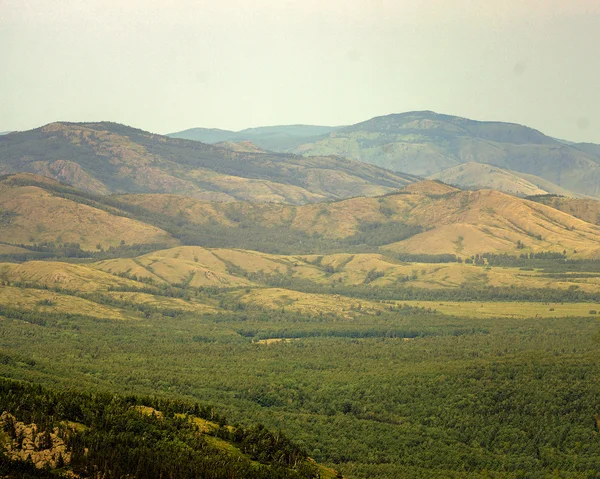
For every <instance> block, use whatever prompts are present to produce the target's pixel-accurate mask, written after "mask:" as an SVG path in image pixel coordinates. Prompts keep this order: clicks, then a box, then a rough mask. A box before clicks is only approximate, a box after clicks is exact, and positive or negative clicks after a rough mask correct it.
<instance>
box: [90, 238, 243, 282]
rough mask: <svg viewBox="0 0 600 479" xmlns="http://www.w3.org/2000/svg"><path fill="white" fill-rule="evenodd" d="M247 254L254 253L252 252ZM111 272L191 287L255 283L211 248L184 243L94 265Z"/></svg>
mask: <svg viewBox="0 0 600 479" xmlns="http://www.w3.org/2000/svg"><path fill="white" fill-rule="evenodd" d="M248 255H250V256H254V253H253V252H249V253H248ZM94 267H96V268H98V269H99V270H102V271H106V272H109V273H113V274H116V273H127V274H129V275H135V276H136V277H138V278H150V279H152V280H153V281H156V282H159V283H169V284H181V283H185V284H187V285H189V286H193V287H199V286H216V287H225V288H226V287H232V286H246V285H250V284H252V283H251V282H250V281H248V280H247V279H246V278H244V277H243V276H239V275H238V276H236V275H233V274H231V273H230V272H228V265H227V264H226V263H225V262H224V261H223V260H221V259H220V258H219V257H217V256H216V255H215V254H214V253H213V252H212V251H210V250H208V249H206V248H202V247H199V246H182V247H178V248H171V249H168V250H162V251H156V252H154V253H150V254H146V255H143V256H138V257H137V258H133V259H129V258H122V259H121V258H119V259H111V260H106V261H100V262H97V263H95V264H94Z"/></svg>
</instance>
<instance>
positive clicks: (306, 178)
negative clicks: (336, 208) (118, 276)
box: [0, 122, 413, 204]
mask: <svg viewBox="0 0 600 479" xmlns="http://www.w3.org/2000/svg"><path fill="white" fill-rule="evenodd" d="M19 172H30V173H35V174H40V175H44V176H47V177H50V178H54V179H56V180H59V181H62V182H65V183H68V184H70V185H72V186H75V187H77V188H79V189H83V190H86V191H89V192H93V193H97V194H109V193H178V194H183V195H187V196H192V197H196V198H200V199H204V200H210V201H234V200H245V201H262V202H287V203H293V204H304V203H310V202H316V201H322V200H325V199H337V198H344V197H348V196H356V195H379V194H383V193H386V192H390V191H393V190H396V189H398V188H401V187H402V186H405V185H406V184H408V183H410V182H411V181H413V179H412V177H410V176H406V175H404V176H403V175H398V174H395V173H392V172H391V171H386V170H383V169H381V168H377V167H374V166H371V165H366V164H363V163H361V162H358V161H353V160H346V159H344V158H341V157H333V156H328V157H313V158H310V159H307V158H303V157H300V156H296V155H292V154H278V153H270V152H263V151H260V150H258V151H256V150H254V151H250V150H249V148H247V147H246V148H245V149H244V148H240V147H239V146H236V147H235V151H234V150H232V149H228V148H223V147H218V146H213V145H207V144H203V143H199V142H196V141H189V140H182V139H175V138H169V137H165V136H161V135H154V134H151V133H148V132H144V131H142V130H138V129H135V128H131V127H128V126H124V125H118V124H115V123H108V122H104V123H77V124H75V123H52V124H49V125H46V126H44V127H41V128H37V129H35V130H31V131H26V132H17V133H11V134H8V135H4V136H1V137H0V174H11V173H19Z"/></svg>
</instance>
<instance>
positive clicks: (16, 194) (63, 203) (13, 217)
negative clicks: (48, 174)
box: [0, 174, 177, 252]
mask: <svg viewBox="0 0 600 479" xmlns="http://www.w3.org/2000/svg"><path fill="white" fill-rule="evenodd" d="M61 188H63V186H61V185H60V184H59V183H57V182H55V181H52V180H49V179H47V178H43V177H39V176H34V175H29V174H21V175H14V176H9V177H4V178H2V179H0V224H1V225H2V228H0V241H1V242H5V243H13V244H17V245H18V244H23V245H33V244H42V243H54V244H56V245H58V244H78V245H79V247H80V248H81V249H83V250H92V251H97V250H100V249H107V248H109V247H111V246H112V247H121V246H125V245H132V244H142V243H144V244H146V243H160V244H164V245H175V244H177V240H175V239H174V238H173V237H172V236H171V235H170V234H169V233H167V232H166V231H163V230H161V229H159V228H156V227H155V226H152V225H148V224H145V223H143V222H141V221H138V220H135V219H131V218H127V217H125V216H123V213H122V212H120V211H118V210H117V209H115V208H112V209H110V208H104V209H100V208H98V207H94V206H93V205H90V204H86V203H85V202H84V200H83V198H78V197H76V196H71V197H68V196H67V197H65V195H62V196H61V195H59V194H58V193H57V191H56V190H57V189H61ZM5 248H6V246H5ZM5 252H7V251H5Z"/></svg>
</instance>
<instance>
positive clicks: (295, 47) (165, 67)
mask: <svg viewBox="0 0 600 479" xmlns="http://www.w3.org/2000/svg"><path fill="white" fill-rule="evenodd" d="M599 49H600V0H397V1H392V0H318V1H317V0H302V1H297V0H246V1H242V0H211V1H205V0H195V1H194V0H172V1H157V0H0V62H1V64H0V65H1V67H0V68H1V73H2V75H1V77H0V131H2V130H15V129H17V130H24V129H29V128H34V127H37V126H40V125H42V124H45V123H49V122H51V121H56V120H67V121H96V120H111V121H117V122H120V123H126V124H129V125H132V126H136V127H139V128H143V129H146V130H150V131H153V132H157V133H167V132H172V131H177V130H182V129H186V128H191V127H195V126H203V127H218V128H226V129H236V130H237V129H241V128H245V127H251V126H260V125H273V124H290V123H311V124H324V125H339V124H350V123H355V122H358V121H362V120H365V119H368V118H370V117H373V116H378V115H385V114H388V113H399V112H403V111H408V110H434V111H437V112H440V113H449V114H456V115H459V116H466V117H469V118H474V119H480V120H502V121H512V122H517V123H522V124H526V125H528V126H531V127H534V128H537V129H540V130H542V131H543V132H545V133H547V134H549V135H552V136H556V137H560V138H566V139H570V140H574V141H593V142H597V143H600V52H599V51H598V50H599Z"/></svg>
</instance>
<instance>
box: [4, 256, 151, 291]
mask: <svg viewBox="0 0 600 479" xmlns="http://www.w3.org/2000/svg"><path fill="white" fill-rule="evenodd" d="M0 278H1V279H2V280H8V281H10V282H15V281H19V282H25V283H33V284H38V285H44V286H48V287H49V288H63V289H67V290H75V291H106V290H108V288H109V287H113V288H118V287H120V286H125V287H129V288H139V287H140V286H142V285H141V284H140V283H137V282H135V281H131V280H129V279H125V278H119V277H118V276H114V275H111V274H108V273H105V272H103V271H99V270H98V269H95V268H92V267H89V266H87V265H78V264H71V263H61V262H58V261H28V262H26V263H22V264H13V263H0Z"/></svg>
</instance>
